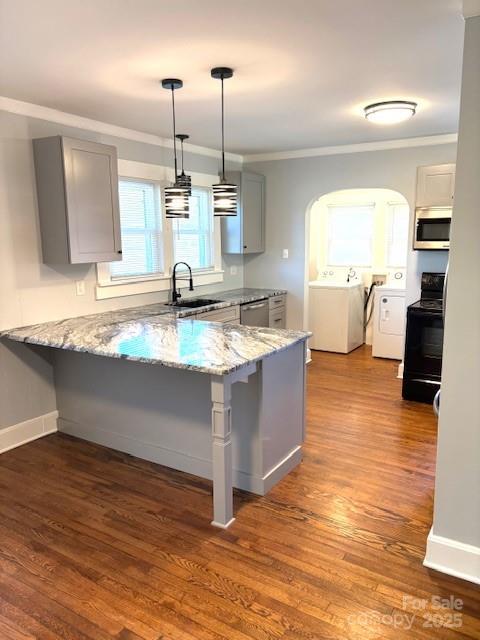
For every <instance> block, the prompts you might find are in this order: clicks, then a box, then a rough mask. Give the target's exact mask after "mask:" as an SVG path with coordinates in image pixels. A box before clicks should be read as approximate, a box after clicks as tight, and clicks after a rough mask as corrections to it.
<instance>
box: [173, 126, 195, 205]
mask: <svg viewBox="0 0 480 640" xmlns="http://www.w3.org/2000/svg"><path fill="white" fill-rule="evenodd" d="M189 137H190V136H187V134H186V133H177V140H180V145H181V158H182V172H181V173H180V175H178V176H177V182H176V184H177V185H179V186H181V187H185V188H186V189H188V195H189V196H191V195H192V176H187V174H186V173H185V171H184V170H183V142H184V141H185V140H188V139H189Z"/></svg>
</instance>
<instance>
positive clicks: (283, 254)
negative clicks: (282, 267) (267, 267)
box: [282, 249, 288, 260]
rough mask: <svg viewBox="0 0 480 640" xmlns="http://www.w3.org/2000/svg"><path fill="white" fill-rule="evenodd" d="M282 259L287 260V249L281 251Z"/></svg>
mask: <svg viewBox="0 0 480 640" xmlns="http://www.w3.org/2000/svg"><path fill="white" fill-rule="evenodd" d="M282 258H283V259H284V260H286V259H287V258H288V249H284V250H283V251H282Z"/></svg>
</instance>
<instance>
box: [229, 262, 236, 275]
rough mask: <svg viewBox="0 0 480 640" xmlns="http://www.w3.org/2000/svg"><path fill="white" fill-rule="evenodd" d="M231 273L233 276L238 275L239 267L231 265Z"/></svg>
mask: <svg viewBox="0 0 480 640" xmlns="http://www.w3.org/2000/svg"><path fill="white" fill-rule="evenodd" d="M230 275H231V276H236V275H237V267H236V266H235V265H232V266H231V267H230Z"/></svg>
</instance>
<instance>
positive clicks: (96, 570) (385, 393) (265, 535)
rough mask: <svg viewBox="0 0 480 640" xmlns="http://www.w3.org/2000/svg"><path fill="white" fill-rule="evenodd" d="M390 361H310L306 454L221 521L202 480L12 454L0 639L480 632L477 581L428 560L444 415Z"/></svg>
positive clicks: (2, 472) (51, 441)
mask: <svg viewBox="0 0 480 640" xmlns="http://www.w3.org/2000/svg"><path fill="white" fill-rule="evenodd" d="M396 366H397V364H396V363H394V362H391V361H381V360H374V359H373V358H371V356H370V351H369V349H368V348H367V347H364V348H361V349H359V350H357V351H355V352H354V353H352V354H350V355H349V356H342V355H334V354H320V353H314V355H313V363H312V364H311V365H309V369H308V372H309V383H308V437H307V443H306V447H305V458H304V461H303V463H302V464H301V465H300V466H299V467H297V469H296V470H295V471H294V472H292V473H291V474H290V475H289V476H288V477H287V478H285V479H284V480H283V481H282V482H281V483H280V484H279V485H278V486H277V487H275V488H274V489H273V490H272V491H271V492H270V494H269V495H268V496H266V497H264V498H259V497H255V496H252V495H249V494H246V493H241V492H236V495H235V509H236V516H237V520H236V522H235V523H234V525H233V526H232V527H231V528H230V529H229V530H228V531H221V530H218V529H214V528H212V527H211V526H210V524H209V523H210V520H211V497H210V492H211V484H210V483H209V482H207V481H203V480H201V479H198V478H195V477H192V476H188V475H186V474H183V473H179V472H175V471H170V470H168V469H166V468H164V467H159V466H157V465H154V464H150V463H148V462H145V461H142V460H138V459H136V458H132V457H130V456H127V455H124V454H121V453H117V452H115V451H111V450H109V449H105V448H102V447H98V446H95V445H92V444H89V443H87V442H83V441H80V440H75V439H73V438H70V437H66V436H63V435H60V434H58V435H57V434H56V435H52V436H48V437H46V438H44V439H41V440H37V441H36V442H33V443H31V444H28V445H25V446H23V447H21V448H18V449H15V450H13V451H10V452H8V453H5V454H3V455H2V456H1V457H0V640H12V639H15V640H17V639H18V640H20V639H21V640H27V639H31V638H35V639H45V640H54V639H57V638H64V639H71V640H84V639H87V638H88V639H91V640H104V639H108V638H117V639H118V640H134V639H139V638H143V639H148V640H153V639H160V638H162V639H164V640H167V639H169V640H182V639H188V640H193V639H195V640H203V639H205V640H207V639H208V640H214V639H220V638H228V639H229V640H230V639H232V640H237V639H238V640H242V639H246V638H258V639H259V640H266V639H269V638H283V639H285V640H293V639H297V638H298V639H311V640H313V639H315V640H317V639H322V640H323V639H326V640H327V639H331V640H338V639H340V638H342V639H362V640H363V639H369V640H370V639H374V638H382V639H383V638H385V639H390V638H395V639H400V640H403V639H405V638H408V639H409V640H410V639H416V638H419V639H421V638H439V639H452V640H454V639H456V638H459V639H460V638H480V589H479V588H477V587H475V586H474V585H472V584H470V583H467V582H463V581H461V580H457V579H454V578H451V577H448V576H445V575H443V574H439V573H436V572H434V571H429V570H427V569H425V568H424V567H423V566H422V560H423V556H424V551H425V541H426V537H427V534H428V531H429V528H430V524H431V520H432V499H433V486H434V469H435V438H436V422H435V420H434V417H433V414H432V411H431V408H430V407H429V406H426V405H420V404H415V403H408V402H403V401H402V400H401V396H400V382H399V381H398V380H396V379H395V372H396ZM432 596H437V597H442V598H448V597H450V596H455V597H456V598H459V599H461V600H462V603H463V605H462V608H461V611H454V610H452V609H441V610H440V609H438V608H437V605H436V601H433V602H432V600H431V598H432ZM413 598H415V599H416V600H413ZM424 606H425V608H423V607H424ZM458 613H460V614H461V617H460V618H459V617H458V616H457V617H454V615H453V614H458ZM460 622H461V623H462V624H461V626H459V627H458V628H456V629H453V628H452V627H451V626H450V627H449V626H448V625H449V624H450V625H452V624H459V623H460ZM437 627H438V628H437Z"/></svg>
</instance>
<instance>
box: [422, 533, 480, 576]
mask: <svg viewBox="0 0 480 640" xmlns="http://www.w3.org/2000/svg"><path fill="white" fill-rule="evenodd" d="M423 564H424V566H425V567H428V568H429V569H435V570H436V571H441V572H442V573H447V574H448V575H450V576H454V577H455V578H461V579H462V580H468V581H469V582H474V583H475V584H480V547H474V546H473V545H470V544H464V543H463V542H458V541H457V540H452V539H450V538H443V537H442V536H437V535H435V534H434V533H433V531H432V530H430V533H429V534H428V539H427V552H426V554H425V560H424V561H423Z"/></svg>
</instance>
